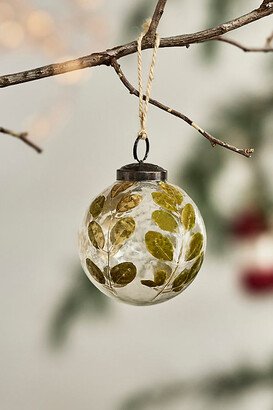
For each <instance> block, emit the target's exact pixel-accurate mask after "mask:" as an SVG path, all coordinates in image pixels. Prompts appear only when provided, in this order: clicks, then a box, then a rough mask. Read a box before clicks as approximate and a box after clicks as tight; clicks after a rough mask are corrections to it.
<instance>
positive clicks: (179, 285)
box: [172, 269, 189, 292]
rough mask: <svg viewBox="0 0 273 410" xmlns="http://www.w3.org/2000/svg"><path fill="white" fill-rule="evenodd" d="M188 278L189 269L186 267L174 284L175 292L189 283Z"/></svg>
mask: <svg viewBox="0 0 273 410" xmlns="http://www.w3.org/2000/svg"><path fill="white" fill-rule="evenodd" d="M188 279H189V271H188V270H187V269H185V270H183V272H181V273H180V274H179V275H178V276H176V278H175V280H174V281H173V284H172V290H173V291H174V292H180V290H182V289H183V287H184V286H185V285H186V284H187V281H188Z"/></svg>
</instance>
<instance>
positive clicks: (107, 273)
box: [79, 164, 206, 305]
mask: <svg viewBox="0 0 273 410" xmlns="http://www.w3.org/2000/svg"><path fill="white" fill-rule="evenodd" d="M149 166H150V168H149ZM128 167H131V168H132V167H133V171H130V172H127V171H128V169H129V168H128ZM143 167H144V170H145V171H141V169H143ZM153 167H156V169H157V170H162V171H158V172H157V173H156V172H153V171H149V169H154V170H155V168H153ZM123 170H125V171H124V172H122V171H123ZM119 171H120V173H119ZM119 171H118V175H119V176H120V177H122V178H124V179H127V180H122V181H117V182H116V183H114V184H113V185H111V186H110V187H109V188H107V189H106V190H105V191H103V192H102V193H101V194H100V195H98V196H97V197H96V198H95V199H94V200H93V201H92V202H91V205H90V206H89V208H88V210H87V212H86V215H85V217H84V221H83V224H82V227H81V229H80V232H79V252H80V259H81V263H82V266H83V269H84V271H85V272H86V274H87V276H88V278H89V279H90V280H91V281H92V282H93V284H94V285H96V287H97V288H98V289H99V290H101V291H102V292H103V293H105V294H106V295H108V296H111V297H113V298H117V299H119V300H120V301H123V302H126V303H130V304H133V305H152V304H156V303H161V302H164V301H167V300H168V299H171V298H173V297H174V296H176V295H178V294H180V293H181V292H183V291H184V290H185V289H186V288H187V287H188V286H189V285H190V283H191V282H192V281H193V280H194V278H195V277H196V275H197V273H198V271H199V270H200V268H201V265H202V262H203V259H204V253H205V248H206V231H205V226H204V222H203V219H202V216H201V214H200V212H199V210H198V208H197V206H196V205H195V203H194V202H193V201H192V200H191V198H190V197H189V196H188V195H187V194H186V192H185V191H183V190H182V189H181V188H179V187H177V186H174V185H172V184H170V183H168V182H166V180H164V179H165V176H166V171H164V170H163V169H162V168H159V167H157V166H154V165H151V164H131V165H129V166H125V167H123V168H121V170H119ZM163 171H164V172H163ZM141 172H142V174H141ZM143 178H144V180H141V179H143ZM132 179H134V180H132ZM137 179H140V180H137ZM162 179H163V180H162Z"/></svg>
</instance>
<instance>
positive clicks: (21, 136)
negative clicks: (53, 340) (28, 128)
mask: <svg viewBox="0 0 273 410" xmlns="http://www.w3.org/2000/svg"><path fill="white" fill-rule="evenodd" d="M0 132H1V133H2V134H6V135H10V136H11V137H15V138H18V139H19V140H21V141H23V142H24V143H25V144H27V145H28V146H29V147H31V148H33V149H34V150H35V151H36V152H38V154H41V153H42V152H43V150H42V149H41V148H40V147H39V146H38V145H36V144H34V142H32V141H30V140H29V139H28V138H27V136H28V133H27V132H15V131H11V130H8V129H7V128H3V127H0Z"/></svg>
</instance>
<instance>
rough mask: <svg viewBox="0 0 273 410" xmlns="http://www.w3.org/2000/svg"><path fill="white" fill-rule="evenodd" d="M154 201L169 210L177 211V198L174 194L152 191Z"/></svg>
mask: <svg viewBox="0 0 273 410" xmlns="http://www.w3.org/2000/svg"><path fill="white" fill-rule="evenodd" d="M152 197H153V200H154V202H155V203H156V204H157V205H159V206H161V207H162V208H165V209H167V210H168V211H173V212H176V211H177V209H176V204H177V202H176V199H175V198H174V197H173V196H170V195H168V194H167V193H166V192H152Z"/></svg>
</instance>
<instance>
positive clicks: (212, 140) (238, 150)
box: [111, 58, 254, 158]
mask: <svg viewBox="0 0 273 410" xmlns="http://www.w3.org/2000/svg"><path fill="white" fill-rule="evenodd" d="M111 65H112V67H113V68H114V70H115V71H116V73H117V75H118V76H119V78H120V80H121V82H122V83H123V84H124V85H125V87H126V88H127V90H128V91H129V92H130V94H132V95H135V96H136V97H139V92H138V90H137V89H136V88H134V87H133V85H132V84H131V83H130V82H129V81H128V80H127V78H126V77H125V75H124V73H123V71H122V70H121V67H120V65H119V63H118V62H117V60H116V59H115V58H113V59H112V61H111ZM143 98H144V100H145V99H146V96H143ZM149 103H150V104H152V105H154V106H155V107H157V108H159V109H161V110H163V111H166V112H168V113H169V114H171V115H174V116H175V117H178V118H180V119H181V120H183V121H185V122H186V123H187V124H189V125H190V126H191V127H193V128H194V129H196V130H197V131H198V132H199V133H200V134H201V135H203V137H205V138H206V139H207V140H209V142H210V143H211V145H212V146H213V147H215V146H216V145H220V146H221V147H224V148H227V149H229V150H230V151H234V152H236V153H237V154H240V155H243V156H245V157H247V158H250V157H251V154H252V153H253V152H254V149H253V148H247V149H241V148H237V147H234V146H233V145H230V144H228V143H226V142H224V141H221V140H219V139H217V138H215V137H213V136H212V135H211V134H209V133H208V132H206V131H204V130H203V129H202V128H200V127H199V126H198V125H197V124H196V123H195V122H193V121H192V120H191V119H190V118H189V117H187V116H186V115H184V114H182V113H181V112H179V111H176V110H173V109H172V108H170V107H168V106H167V105H164V104H162V103H161V102H159V101H157V100H154V99H153V98H150V100H149Z"/></svg>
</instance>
